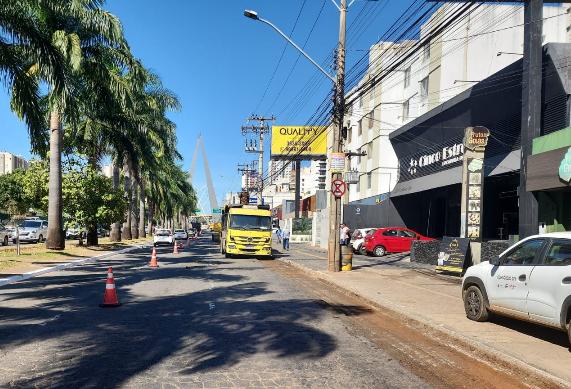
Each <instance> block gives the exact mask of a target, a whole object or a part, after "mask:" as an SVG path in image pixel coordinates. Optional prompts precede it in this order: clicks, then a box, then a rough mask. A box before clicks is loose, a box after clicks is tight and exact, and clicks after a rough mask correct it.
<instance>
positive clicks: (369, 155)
mask: <svg viewBox="0 0 571 389" xmlns="http://www.w3.org/2000/svg"><path fill="white" fill-rule="evenodd" d="M372 158H373V143H372V142H371V143H369V144H368V145H367V159H372Z"/></svg>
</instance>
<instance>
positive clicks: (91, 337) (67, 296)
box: [0, 254, 365, 388]
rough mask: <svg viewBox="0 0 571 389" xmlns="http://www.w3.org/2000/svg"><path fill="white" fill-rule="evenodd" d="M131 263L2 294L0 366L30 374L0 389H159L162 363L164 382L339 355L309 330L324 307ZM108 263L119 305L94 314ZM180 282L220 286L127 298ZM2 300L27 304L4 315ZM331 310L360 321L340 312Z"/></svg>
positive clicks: (198, 270)
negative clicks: (137, 383) (259, 361)
mask: <svg viewBox="0 0 571 389" xmlns="http://www.w3.org/2000/svg"><path fill="white" fill-rule="evenodd" d="M134 257H135V255H134V254H133V255H131V259H129V258H126V259H125V261H124V262H123V261H121V262H119V263H118V262H117V261H111V260H109V261H99V262H97V263H94V264H90V265H88V267H91V269H86V268H85V267H82V269H81V270H82V272H81V273H79V274H68V272H62V273H58V274H56V275H53V276H51V277H46V279H41V280H36V281H34V282H31V281H27V282H22V283H18V284H15V285H11V286H10V288H9V289H8V290H6V293H2V296H1V297H3V299H2V300H4V303H3V304H2V303H1V302H0V317H1V318H2V319H1V321H0V348H1V349H2V350H1V351H2V354H4V355H9V356H10V359H6V357H4V360H5V361H4V363H3V364H6V363H8V362H10V361H11V363H15V362H13V361H14V360H20V361H28V362H26V366H27V368H28V369H29V370H28V371H20V374H19V375H16V376H9V377H0V386H4V385H7V384H8V383H9V384H10V385H13V386H15V387H97V388H99V387H115V386H118V385H120V384H122V383H124V382H126V381H128V380H129V379H131V378H132V377H134V376H136V375H137V379H139V378H140V376H141V375H144V377H145V380H146V381H145V382H148V383H149V384H151V385H154V382H155V381H153V380H157V381H156V384H157V385H159V386H160V377H158V376H157V374H153V372H152V371H153V369H154V368H155V367H156V365H157V364H160V363H161V362H163V361H165V359H168V362H166V361H165V363H164V364H162V365H161V369H163V370H164V369H167V370H168V374H173V375H179V376H192V375H193V374H196V373H200V372H205V371H210V370H213V369H218V368H227V367H229V366H233V365H235V364H237V363H239V362H240V361H241V360H243V359H245V358H249V357H251V356H254V355H256V354H258V353H263V355H264V356H266V355H271V356H272V357H277V358H296V359H319V358H323V357H324V356H326V355H328V354H329V353H331V352H332V351H334V350H335V349H336V347H337V344H336V340H335V338H334V337H333V336H331V335H329V334H327V333H326V332H323V331H321V330H319V329H317V328H315V326H313V325H312V323H315V322H317V321H319V320H320V319H321V318H323V317H324V316H325V315H327V314H331V313H330V311H331V310H332V308H331V307H328V306H327V304H320V303H319V301H315V300H310V299H309V300H308V299H294V298H285V299H284V298H283V296H282V298H280V297H279V296H277V295H275V294H274V292H273V291H272V290H270V289H269V288H268V285H267V284H266V283H264V282H247V281H246V279H245V277H243V276H240V275H232V274H224V273H221V272H220V271H219V269H218V268H217V267H215V266H196V267H194V268H191V269H185V268H184V267H170V268H169V267H165V268H160V269H157V270H151V269H139V270H138V271H136V272H134V271H130V272H127V270H128V269H132V268H133V266H135V265H139V266H140V265H141V260H140V259H139V260H136V259H134ZM109 265H113V269H114V273H115V276H116V283H117V287H118V290H119V298H120V300H121V301H122V302H124V305H123V306H121V307H119V308H114V309H102V308H99V307H98V306H97V304H98V303H99V302H101V298H102V294H103V285H104V282H105V281H104V280H105V277H104V275H103V276H102V274H104V272H105V269H106V267H107V266H109ZM85 270H91V271H89V272H88V274H86V272H85ZM94 274H97V275H94ZM180 279H188V280H198V281H199V282H200V281H205V282H204V284H206V283H209V284H211V285H217V284H216V282H220V283H222V284H223V285H222V286H218V287H206V288H202V289H199V290H194V291H184V292H180V291H179V292H178V293H174V292H173V293H171V294H169V295H166V296H156V297H152V296H151V297H141V296H140V295H134V294H133V288H141V285H143V284H142V283H143V282H145V281H156V282H164V281H166V282H167V283H168V282H174V281H175V280H180ZM228 283H230V285H227V284H228ZM150 294H152V293H150ZM7 299H12V300H17V302H19V303H20V302H25V304H16V305H15V306H16V307H12V306H11V307H7V305H8V304H6V303H5V301H6V300H7ZM333 311H334V312H341V313H345V314H350V315H358V314H362V313H365V311H362V312H361V311H359V310H356V309H355V307H342V306H336V307H334V308H333ZM328 312H329V313H328ZM36 344H37V345H40V346H38V347H39V348H38V349H37V353H36V354H35V355H29V354H28V355H26V351H25V350H26V349H29V347H30V346H31V345H36ZM12 358H13V359H12ZM8 365H9V363H8ZM20 368H21V366H20ZM30 371H33V372H34V373H33V374H31V373H30ZM163 374H164V371H163ZM4 380H7V381H4Z"/></svg>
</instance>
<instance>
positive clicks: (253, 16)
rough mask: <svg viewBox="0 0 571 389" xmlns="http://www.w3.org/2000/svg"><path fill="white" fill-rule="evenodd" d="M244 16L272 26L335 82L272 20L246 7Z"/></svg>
mask: <svg viewBox="0 0 571 389" xmlns="http://www.w3.org/2000/svg"><path fill="white" fill-rule="evenodd" d="M244 16H245V17H247V18H249V19H252V20H257V21H260V22H262V23H265V24H267V25H268V26H270V27H272V28H273V29H274V30H276V31H277V33H278V34H280V35H281V36H282V37H284V39H285V40H287V41H288V42H289V43H290V44H291V45H292V46H293V47H295V48H296V49H297V51H299V52H300V53H301V54H303V56H304V57H305V58H307V59H308V60H309V61H310V62H311V63H312V64H314V65H315V66H317V68H318V69H319V70H320V71H321V73H323V74H324V75H325V76H326V77H327V78H329V79H330V80H331V81H332V82H333V83H334V84H335V83H336V82H337V81H336V79H335V77H333V76H332V75H330V74H329V73H327V72H326V71H325V70H324V69H323V68H322V67H321V66H319V64H318V63H317V62H315V61H314V60H313V58H311V57H310V56H309V55H308V54H307V53H306V52H305V51H303V49H302V48H301V47H299V46H298V45H297V44H296V43H295V42H294V41H292V40H291V39H290V37H288V36H287V35H286V34H284V33H283V32H282V30H280V29H279V28H278V27H276V25H274V24H273V23H272V22H270V21H269V20H266V19H262V18H261V17H260V16H259V15H258V13H257V12H256V11H252V10H250V9H247V10H245V11H244Z"/></svg>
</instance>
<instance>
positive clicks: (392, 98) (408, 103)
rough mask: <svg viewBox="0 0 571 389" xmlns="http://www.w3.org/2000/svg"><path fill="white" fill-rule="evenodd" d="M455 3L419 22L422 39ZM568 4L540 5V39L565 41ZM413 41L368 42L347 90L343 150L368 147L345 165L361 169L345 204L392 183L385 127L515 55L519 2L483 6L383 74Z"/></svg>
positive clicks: (519, 46)
mask: <svg viewBox="0 0 571 389" xmlns="http://www.w3.org/2000/svg"><path fill="white" fill-rule="evenodd" d="M457 7H459V5H458V4H446V5H443V6H442V7H441V8H440V9H439V10H438V11H437V12H435V13H434V14H433V15H432V17H431V18H430V19H429V20H428V21H427V22H426V23H425V24H424V25H423V27H422V28H421V33H420V39H421V41H424V40H425V37H427V36H429V35H428V34H429V33H430V31H431V30H432V29H434V26H436V25H439V24H440V23H441V22H442V20H445V19H446V18H447V17H448V16H449V15H450V14H451V13H452V12H454V10H455V9H456V8H457ZM567 8H568V6H565V5H550V6H545V7H544V11H543V18H544V26H543V42H544V43H547V42H569V32H568V30H569V26H570V20H571V18H570V16H569V13H568V9H567ZM415 45H418V42H416V41H402V42H399V43H393V42H382V43H379V44H376V45H374V46H372V47H371V49H370V51H369V68H368V71H367V74H365V75H364V77H363V78H362V79H361V81H360V83H359V84H358V85H357V86H356V87H355V88H354V89H353V90H351V91H349V92H348V94H347V101H348V103H350V104H349V105H348V112H347V113H346V115H345V126H346V127H347V129H348V132H347V141H346V143H345V150H346V151H348V152H362V151H364V152H366V155H365V156H361V157H352V158H351V162H350V164H349V168H350V169H352V170H356V171H358V172H359V183H358V184H355V185H351V186H350V188H349V196H348V199H347V201H348V202H353V201H359V200H363V199H372V201H374V198H375V196H380V195H382V194H385V193H388V192H390V191H391V190H392V189H393V188H394V186H395V185H396V183H397V181H398V160H397V157H396V155H395V153H394V150H393V147H392V145H391V143H390V141H389V134H390V133H391V132H393V131H394V130H396V129H398V128H399V127H401V126H402V125H404V124H406V123H408V122H409V121H411V120H413V119H415V118H416V117H418V116H420V115H422V114H424V113H426V112H428V111H429V110H431V109H434V108H436V107H438V106H439V105H440V104H442V103H443V102H445V101H447V100H449V99H450V98H452V97H454V96H456V95H458V94H459V93H461V92H463V91H464V90H466V89H467V88H469V87H471V86H472V85H473V84H474V83H475V82H478V81H481V80H483V79H485V78H486V77H488V76H490V75H492V74H494V73H495V72H497V71H498V70H500V69H503V68H505V67H506V66H508V65H509V64H511V63H513V62H515V61H516V60H518V59H520V58H521V55H522V53H523V6H522V5H498V4H484V5H482V6H480V7H478V8H477V9H475V10H474V11H472V12H471V14H470V15H469V16H468V17H467V18H464V19H462V20H461V21H460V22H459V23H458V24H455V25H452V26H450V27H447V28H446V29H444V31H443V32H442V33H440V34H439V35H437V36H435V37H434V38H432V39H431V40H430V41H429V42H427V43H425V44H424V45H423V46H422V47H421V48H420V49H418V48H416V49H415V52H414V54H413V55H412V57H411V58H410V59H409V60H406V61H404V62H403V63H402V64H401V66H400V67H399V68H398V69H395V70H394V71H392V72H390V73H387V69H389V68H390V66H391V65H392V64H393V63H394V62H393V61H394V59H395V58H396V57H397V56H399V55H402V54H404V53H407V52H410V51H411V48H413V47H415ZM383 72H385V73H383ZM379 74H385V75H384V76H383V77H382V79H381V81H380V82H378V83H377V84H376V85H375V86H374V87H372V88H370V90H369V91H367V93H364V94H362V96H360V97H359V98H356V97H355V96H356V95H361V93H358V90H359V89H360V88H361V87H362V86H363V85H367V83H369V81H370V80H371V79H373V78H375V77H376V76H378V75H379Z"/></svg>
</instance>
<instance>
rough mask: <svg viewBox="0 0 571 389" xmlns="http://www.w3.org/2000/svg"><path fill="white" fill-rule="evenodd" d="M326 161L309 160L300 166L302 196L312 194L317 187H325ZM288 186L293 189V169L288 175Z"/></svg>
mask: <svg viewBox="0 0 571 389" xmlns="http://www.w3.org/2000/svg"><path fill="white" fill-rule="evenodd" d="M326 168H327V161H311V163H310V165H309V166H307V167H302V168H301V173H300V193H301V196H302V197H305V196H311V195H314V194H315V192H317V190H318V189H325V178H326V175H325V172H326ZM290 187H291V189H292V190H295V170H293V171H292V172H291V175H290Z"/></svg>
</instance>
